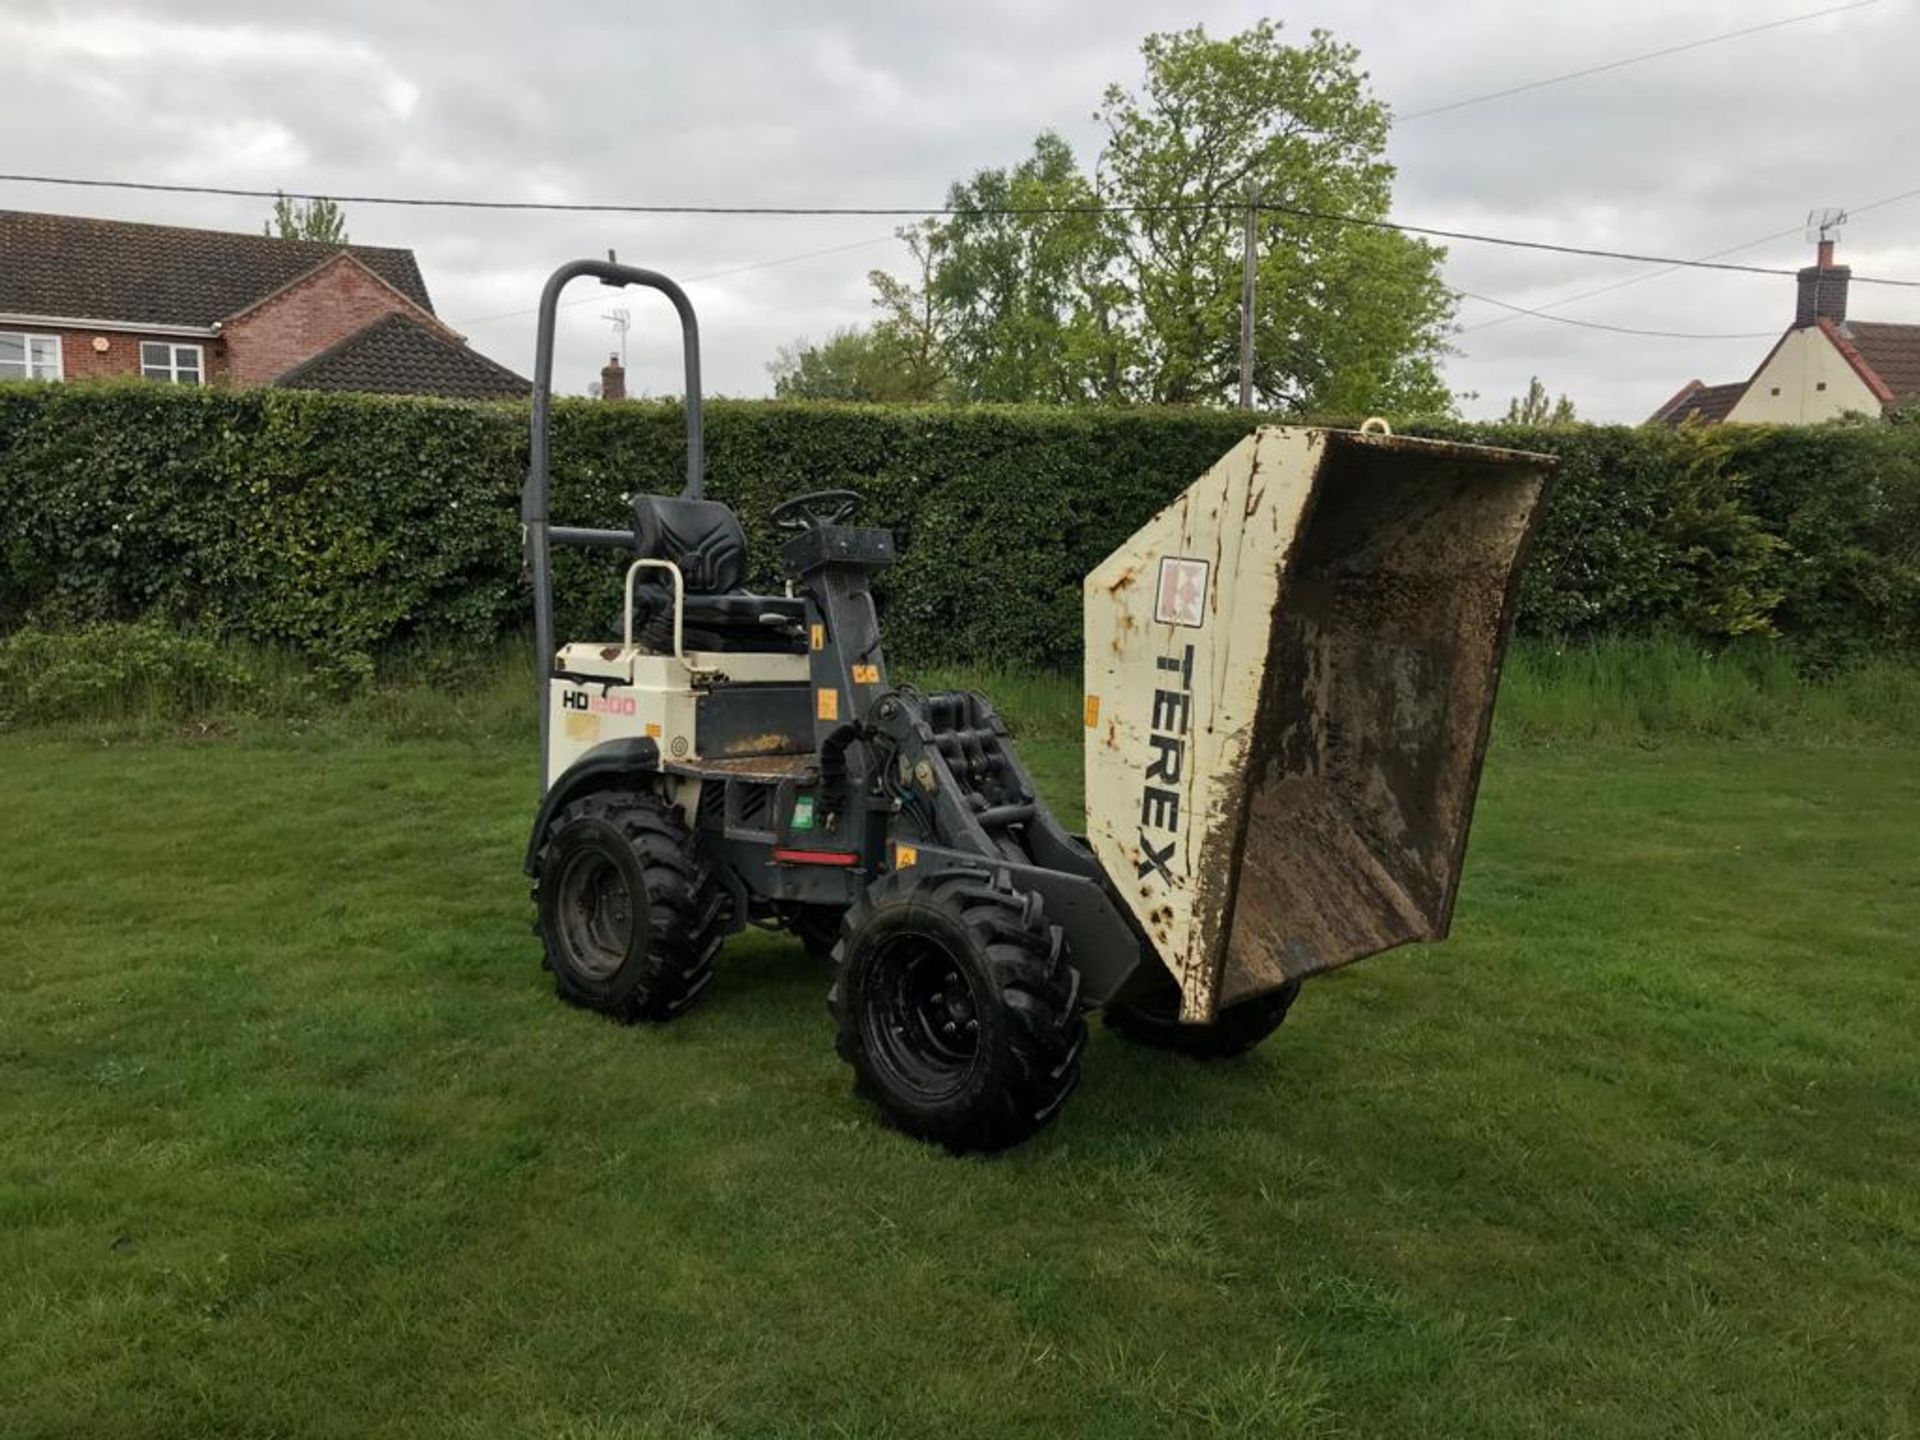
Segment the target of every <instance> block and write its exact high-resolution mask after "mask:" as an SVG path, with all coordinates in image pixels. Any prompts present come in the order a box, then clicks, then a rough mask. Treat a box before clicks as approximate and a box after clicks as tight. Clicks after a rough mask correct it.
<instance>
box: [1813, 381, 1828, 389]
mask: <svg viewBox="0 0 1920 1440" xmlns="http://www.w3.org/2000/svg"><path fill="white" fill-rule="evenodd" d="M1813 388H1814V389H1816V390H1824V389H1826V388H1827V382H1826V381H1824V380H1821V381H1818V382H1817V383H1816V384H1815V385H1814V387H1813Z"/></svg>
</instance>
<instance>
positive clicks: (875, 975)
mask: <svg viewBox="0 0 1920 1440" xmlns="http://www.w3.org/2000/svg"><path fill="white" fill-rule="evenodd" d="M868 965H869V967H870V968H869V971H868V973H869V976H870V983H869V984H867V985H866V986H865V987H864V988H865V1001H864V1003H863V1004H862V1006H861V1012H860V1026H861V1029H862V1030H863V1031H864V1032H865V1039H866V1042H867V1053H868V1054H869V1055H871V1056H872V1057H873V1059H874V1062H875V1063H876V1064H877V1065H878V1066H879V1067H880V1068H881V1069H882V1070H883V1071H885V1072H886V1077H887V1079H888V1081H889V1083H890V1084H891V1085H892V1086H894V1087H895V1088H896V1089H899V1090H902V1091H905V1092H906V1093H908V1094H911V1095H912V1096H914V1097H915V1098H916V1099H919V1100H922V1101H938V1100H944V1099H946V1098H948V1097H949V1096H951V1095H953V1094H955V1093H956V1092H957V1091H959V1090H960V1089H961V1088H962V1087H963V1086H964V1085H965V1084H966V1081H967V1077H968V1076H969V1075H971V1074H972V1073H973V1067H974V1066H975V1065H976V1064H977V1063H978V1062H979V1058H980V1012H981V1008H982V1007H981V1003H980V992H979V990H978V988H977V987H976V986H975V984H974V980H973V977H972V976H971V975H970V974H968V972H967V967H966V966H965V965H963V964H961V963H960V961H959V959H958V958H957V957H956V956H955V955H953V954H952V953H951V952H950V951H949V950H948V949H947V947H946V946H945V945H943V944H941V943H940V942H939V941H938V940H936V939H934V938H933V937H932V936H930V935H919V934H915V935H894V936H891V937H889V938H888V939H886V940H883V941H882V942H881V943H880V945H879V948H878V950H877V951H876V953H875V954H874V955H873V957H872V958H871V960H870V961H869V962H868Z"/></svg>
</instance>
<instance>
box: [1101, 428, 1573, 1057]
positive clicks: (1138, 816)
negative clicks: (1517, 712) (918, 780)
mask: <svg viewBox="0 0 1920 1440" xmlns="http://www.w3.org/2000/svg"><path fill="white" fill-rule="evenodd" d="M1552 465H1553V461H1552V460H1551V459H1550V458H1549V457H1546V456H1542V455H1533V454H1527V453H1523V452H1520V451H1514V450H1496V449H1489V448H1485V447H1480V446H1470V445H1458V444H1452V443H1448V442H1442V441H1434V440H1416V439H1409V438H1404V437H1398V436H1393V435H1390V434H1386V433H1372V432H1371V431H1366V432H1356V431H1347V430H1321V429H1288V428H1278V427H1269V428H1263V429H1260V430H1258V431H1256V432H1255V433H1254V434H1252V435H1250V436H1248V437H1247V438H1246V439H1245V440H1244V441H1242V442H1241V443H1240V444H1239V445H1237V446H1235V447H1234V448H1233V449H1232V450H1231V451H1229V452H1228V453H1227V455H1226V456H1224V457H1223V458H1222V459H1221V460H1220V461H1219V463H1218V464H1216V465H1215V466H1214V467H1213V468H1212V469H1211V470H1209V471H1208V472H1207V473H1206V474H1205V475H1204V476H1202V477H1201V478H1200V479H1199V480H1198V481H1196V482H1195V483H1194V484H1193V485H1192V486H1191V487H1189V488H1188V489H1187V491H1186V492H1185V493H1184V494H1182V495H1181V496H1180V498H1179V499H1177V500H1176V501H1174V503H1173V504H1171V505H1169V506H1168V507H1167V508H1166V509H1165V510H1163V511H1161V512H1160V514H1158V515H1156V516H1155V517H1154V518H1153V519H1152V520H1150V521H1148V522H1147V524H1146V525H1144V526H1142V527H1141V528H1140V530H1138V531H1137V532H1135V534H1134V535H1133V536H1132V538H1131V539H1129V540H1128V541H1127V542H1126V543H1125V544H1124V545H1122V546H1121V547H1120V548H1119V549H1118V550H1116V551H1115V552H1114V553H1113V554H1112V555H1110V556H1108V557H1107V559H1106V560H1105V561H1103V562H1102V563H1101V565H1100V566H1099V567H1098V568H1097V569H1096V570H1094V571H1093V572H1092V573H1091V574H1090V575H1088V577H1087V579H1086V582H1085V602H1086V621H1085V624H1086V723H1087V746H1086V789H1087V828H1088V838H1089V840H1090V842H1091V843H1092V845H1093V848H1094V851H1095V853H1096V854H1097V855H1098V856H1099V858H1100V860H1101V863H1102V864H1103V865H1104V867H1105V868H1106V870H1107V873H1108V875H1109V876H1110V877H1111V878H1112V880H1113V882H1114V884H1115V886H1116V887H1117V889H1118V890H1119V892H1120V894H1121V896H1122V898H1123V899H1124V900H1125V901H1126V903H1127V905H1128V906H1129V908H1130V909H1131V910H1132V912H1133V914H1134V916H1135V918H1136V919H1137V920H1138V922H1139V924H1140V926H1141V928H1142V930H1143V931H1144V932H1145V934H1146V936H1147V938H1148V940H1149V942H1150V943H1151V944H1152V946H1153V948H1154V949H1155V951H1156V952H1157V953H1158V955H1159V957H1160V959H1161V961H1162V962H1163V963H1164V964H1165V965H1166V967H1167V969H1168V970H1169V971H1170V972H1171V973H1172V974H1173V976H1174V978H1175V979H1176V980H1177V981H1178V982H1179V985H1180V989H1181V997H1182V1003H1181V1015H1182V1018H1183V1019H1186V1020H1189V1021H1205V1020H1210V1019H1212V1018H1213V1016H1214V1015H1215V1014H1216V1013H1217V1012H1218V1010H1219V1009H1220V1008H1221V1007H1223V1006H1226V1005H1230V1004H1232V1003H1233V1002H1234V1001H1235V1000H1239V999H1243V998H1246V997H1247V996H1250V995H1254V994H1258V993H1260V992H1261V991H1265V990H1271V989H1273V988H1275V987H1277V986H1279V985H1281V984H1284V983H1285V982H1287V981H1290V980H1296V979H1300V978H1302V977H1304V976H1308V975H1312V974H1316V973H1318V972H1320V971H1322V970H1329V969H1332V968H1334V967H1335V966H1339V965H1344V964H1347V963H1349V962H1351V961H1353V960H1358V959H1360V958H1362V957H1364V956H1367V955H1372V954H1375V953H1377V952H1379V951H1381V950H1385V949H1388V948H1389V947H1391V946H1395V945H1399V944H1403V943H1405V942H1407V941H1410V940H1437V939H1441V938H1443V937H1444V936H1445V935H1446V933H1447V928H1448V924H1449V922H1450V920H1451V916H1452V911H1453V900H1454V893H1455V890H1456V889H1457V887H1458V884H1459V879H1460V867H1461V859H1462V855H1463V853H1464V851H1465V848H1466V841H1467V830H1468V826H1469V823H1470V822H1471V820H1472V816H1473V804H1474V796H1475V792H1476V790H1477V789H1478V786H1479V781H1480V767H1481V761H1482V759H1483V757H1484V755H1485V751H1486V742H1487V730H1488V726H1489V723H1490V721H1491V719H1492V715H1493V702H1494V694H1495V690H1496V688H1497V686H1498V684H1499V677H1500V663H1501V659H1502V657H1503V656H1504V654H1505V652H1506V646H1507V638H1508V635H1509V632H1510V631H1511V629H1512V624H1513V612H1514V606H1515V601H1516V598H1517V594H1518V589H1519V574H1520V568H1521V565H1522V563H1523V561H1524V558H1525V555H1526V551H1527V547H1528V543H1529V541H1530V540H1531V538H1532V535H1533V532H1534V529H1535V527H1536V525H1537V524H1538V522H1539V519H1540V515H1541V513H1542V509H1543V500H1544V496H1545V491H1546V481H1547V476H1548V473H1549V471H1550V470H1551V468H1552Z"/></svg>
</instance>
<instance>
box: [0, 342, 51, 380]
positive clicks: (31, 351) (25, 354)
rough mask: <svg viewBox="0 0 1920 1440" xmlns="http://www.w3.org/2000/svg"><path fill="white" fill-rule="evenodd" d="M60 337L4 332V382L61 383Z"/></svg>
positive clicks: (0, 367)
mask: <svg viewBox="0 0 1920 1440" xmlns="http://www.w3.org/2000/svg"><path fill="white" fill-rule="evenodd" d="M59 378H60V337H59V336H58V335H23V334H21V333H20V332H19V331H17V330H11V331H10V330H0V380H58V379H59Z"/></svg>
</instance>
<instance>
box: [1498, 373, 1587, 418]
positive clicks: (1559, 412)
mask: <svg viewBox="0 0 1920 1440" xmlns="http://www.w3.org/2000/svg"><path fill="white" fill-rule="evenodd" d="M1578 418H1579V417H1578V416H1576V415H1575V414H1574V413H1573V401H1571V400H1569V399H1568V398H1567V397H1566V396H1565V395H1562V396H1561V397H1560V398H1559V399H1558V400H1551V399H1549V398H1548V396H1547V387H1546V386H1544V385H1542V384H1541V383H1540V377H1539V376H1538V375H1535V376H1534V377H1533V378H1532V379H1530V380H1528V381H1527V393H1526V394H1525V395H1520V396H1516V397H1515V398H1514V399H1513V401H1512V402H1511V403H1510V404H1509V405H1508V406H1507V414H1506V423H1507V424H1509V425H1571V424H1572V423H1573V422H1574V421H1575V420H1576V419H1578Z"/></svg>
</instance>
